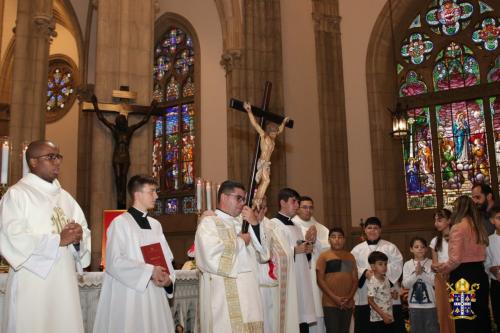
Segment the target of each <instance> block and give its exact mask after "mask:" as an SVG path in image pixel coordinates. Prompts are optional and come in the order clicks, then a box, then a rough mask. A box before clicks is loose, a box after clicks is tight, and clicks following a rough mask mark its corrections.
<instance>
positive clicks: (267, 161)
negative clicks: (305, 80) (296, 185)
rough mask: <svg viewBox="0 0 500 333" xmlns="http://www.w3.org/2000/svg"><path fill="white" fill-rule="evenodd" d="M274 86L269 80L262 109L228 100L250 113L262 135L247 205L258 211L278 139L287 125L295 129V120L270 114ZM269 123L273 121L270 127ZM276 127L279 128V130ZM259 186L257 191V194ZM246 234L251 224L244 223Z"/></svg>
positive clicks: (268, 181)
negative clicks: (257, 117)
mask: <svg viewBox="0 0 500 333" xmlns="http://www.w3.org/2000/svg"><path fill="white" fill-rule="evenodd" d="M271 87H272V84H271V82H269V81H267V82H266V85H265V88H264V95H263V97H262V107H261V108H258V107H256V106H252V105H250V104H248V103H246V102H242V101H239V100H236V99H233V98H231V100H230V101H229V106H230V107H231V108H233V109H236V110H239V111H242V112H246V113H247V114H248V117H249V120H250V123H251V124H252V126H253V127H254V128H255V130H256V131H257V133H258V134H259V135H258V136H257V142H256V145H255V155H254V159H253V163H252V170H251V176H250V185H249V190H248V194H247V202H246V204H247V205H248V206H251V207H252V208H254V209H257V210H259V209H260V204H261V203H262V200H263V198H264V196H265V194H266V190H267V187H268V186H269V183H270V181H271V178H270V175H271V154H272V153H273V150H274V146H275V140H276V137H277V136H278V135H279V134H280V133H281V132H282V131H283V130H284V128H285V126H286V127H289V128H293V120H291V119H289V118H288V117H286V118H285V117H283V116H280V115H277V114H274V113H271V112H268V111H267V110H268V108H269V101H270V98H271ZM255 116H259V117H260V124H259V123H257V121H256V120H255ZM266 121H269V122H270V123H269V124H268V125H267V126H266ZM275 124H280V125H279V127H277V126H276V125H275ZM264 129H265V130H264ZM256 187H257V191H255V188H256ZM247 231H248V223H247V222H246V221H244V223H243V228H242V232H247Z"/></svg>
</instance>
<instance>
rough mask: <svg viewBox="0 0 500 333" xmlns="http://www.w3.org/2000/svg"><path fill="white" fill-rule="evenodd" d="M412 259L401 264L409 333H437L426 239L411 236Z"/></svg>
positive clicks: (432, 273)
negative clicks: (408, 313) (407, 290)
mask: <svg viewBox="0 0 500 333" xmlns="http://www.w3.org/2000/svg"><path fill="white" fill-rule="evenodd" d="M410 252H411V253H412V254H413V259H410V260H408V261H407V262H405V264H404V266H403V287H404V288H408V289H409V293H408V307H409V308H410V326H411V333H424V332H425V333H439V325H438V319H437V312H436V299H435V296H434V277H435V276H434V275H435V274H434V272H433V271H432V269H431V265H432V260H430V259H428V258H426V256H425V255H426V252H427V241H426V240H425V239H423V238H421V237H413V238H412V239H411V241H410Z"/></svg>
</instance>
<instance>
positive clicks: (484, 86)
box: [397, 0, 500, 210]
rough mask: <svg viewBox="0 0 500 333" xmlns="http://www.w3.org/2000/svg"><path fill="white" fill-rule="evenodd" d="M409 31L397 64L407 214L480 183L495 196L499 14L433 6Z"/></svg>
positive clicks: (468, 0)
mask: <svg viewBox="0 0 500 333" xmlns="http://www.w3.org/2000/svg"><path fill="white" fill-rule="evenodd" d="M407 26H408V30H407V31H406V32H405V33H404V34H403V36H402V37H401V39H400V41H401V44H400V54H399V56H398V60H397V62H398V63H397V73H398V74H397V75H398V81H399V102H400V103H401V105H403V106H406V119H407V122H408V135H407V137H406V138H405V140H403V150H402V151H403V162H404V174H405V184H406V186H405V188H406V198H407V208H408V209H409V210H415V209H427V208H435V207H437V206H442V205H448V204H451V203H453V201H454V200H455V199H456V198H457V197H458V196H459V195H462V194H470V193H471V189H472V187H473V186H474V184H479V183H485V184H489V185H491V186H492V187H493V188H494V190H495V191H496V192H497V193H498V190H499V186H498V183H499V182H498V175H499V174H500V88H499V86H498V82H499V81H500V56H499V48H498V38H499V35H500V28H499V26H500V24H499V19H498V12H497V9H496V8H494V7H493V6H492V5H491V4H490V3H489V2H488V1H476V0H433V1H429V2H428V4H427V5H424V7H423V8H422V10H421V11H420V13H419V14H418V15H417V16H416V17H415V16H414V17H412V20H411V22H408V25H407ZM492 166H496V167H493V168H492Z"/></svg>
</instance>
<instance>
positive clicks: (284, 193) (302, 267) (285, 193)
mask: <svg viewBox="0 0 500 333" xmlns="http://www.w3.org/2000/svg"><path fill="white" fill-rule="evenodd" d="M299 198H300V196H299V194H298V193H297V191H295V190H293V189H290V188H284V189H281V190H280V192H279V193H278V200H279V205H280V211H279V212H278V214H277V215H276V217H275V218H273V219H272V220H271V221H272V222H274V223H276V225H277V226H279V229H277V230H279V233H280V239H282V240H283V241H284V242H286V241H288V251H290V253H291V254H293V270H292V272H294V273H295V274H294V276H295V283H296V290H297V304H298V306H297V308H298V322H299V327H300V332H309V326H310V325H311V324H313V323H315V322H316V320H317V319H316V311H315V308H314V298H313V290H312V281H311V274H310V260H311V253H312V252H313V249H314V248H315V247H316V246H318V245H317V244H316V243H315V239H309V240H306V239H304V236H303V235H302V230H301V229H300V228H299V227H298V226H297V225H295V224H294V223H293V222H292V218H293V217H294V216H295V214H296V212H297V209H298V208H299Z"/></svg>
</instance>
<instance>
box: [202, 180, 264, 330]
mask: <svg viewBox="0 0 500 333" xmlns="http://www.w3.org/2000/svg"><path fill="white" fill-rule="evenodd" d="M217 195H218V199H219V200H218V201H219V208H218V209H217V210H216V211H215V216H205V217H203V218H202V219H201V221H200V223H199V225H198V228H197V230H196V236H195V257H196V265H197V266H198V268H199V269H200V271H201V276H200V324H201V332H203V333H240V332H248V333H251V332H259V333H260V332H263V319H262V318H263V314H262V305H261V300H260V297H259V295H260V294H259V285H258V282H257V276H256V272H255V266H256V265H255V253H254V251H256V250H258V249H259V248H260V247H261V246H260V243H259V241H258V239H257V236H256V235H255V233H254V230H253V228H252V227H250V228H249V230H248V233H241V229H242V222H243V220H242V219H245V220H246V221H248V222H249V223H250V224H252V225H256V224H257V219H256V217H255V214H254V212H253V211H252V209H251V208H250V207H248V206H245V190H244V187H243V185H241V184H240V183H237V182H233V181H225V182H223V183H222V184H221V186H220V188H219V192H218V194H217Z"/></svg>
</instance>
